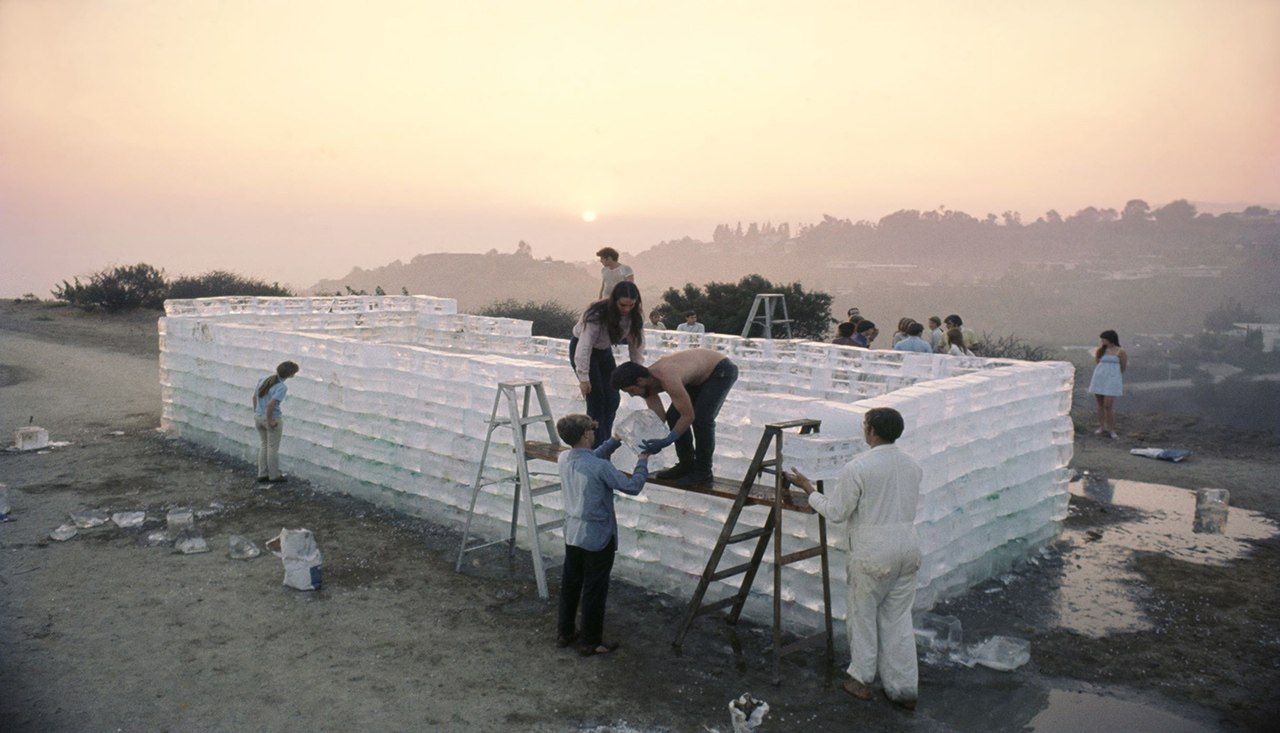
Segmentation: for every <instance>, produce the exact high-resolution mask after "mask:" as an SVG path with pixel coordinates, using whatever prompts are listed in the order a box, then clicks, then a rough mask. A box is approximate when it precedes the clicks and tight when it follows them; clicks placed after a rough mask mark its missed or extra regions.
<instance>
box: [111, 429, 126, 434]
mask: <svg viewBox="0 0 1280 733" xmlns="http://www.w3.org/2000/svg"><path fill="white" fill-rule="evenodd" d="M110 434H111V435H124V431H123V430H112V431H111V433H110Z"/></svg>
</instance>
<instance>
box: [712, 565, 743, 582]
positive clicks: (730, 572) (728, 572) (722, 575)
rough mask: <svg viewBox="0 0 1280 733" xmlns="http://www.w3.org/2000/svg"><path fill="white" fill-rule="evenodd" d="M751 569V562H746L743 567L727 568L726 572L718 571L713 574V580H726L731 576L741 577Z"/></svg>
mask: <svg viewBox="0 0 1280 733" xmlns="http://www.w3.org/2000/svg"><path fill="white" fill-rule="evenodd" d="M750 569H751V562H750V561H748V562H744V563H742V564H741V565H734V566H733V567H731V568H726V569H724V570H717V571H716V572H714V573H712V574H711V580H724V579H725V578H728V577H729V576H731V575H739V574H741V573H745V572H747V571H748V570H750Z"/></svg>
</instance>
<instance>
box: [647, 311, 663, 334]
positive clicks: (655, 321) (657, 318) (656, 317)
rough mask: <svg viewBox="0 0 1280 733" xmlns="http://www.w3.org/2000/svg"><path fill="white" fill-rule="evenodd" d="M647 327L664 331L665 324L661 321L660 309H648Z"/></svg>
mask: <svg viewBox="0 0 1280 733" xmlns="http://www.w3.org/2000/svg"><path fill="white" fill-rule="evenodd" d="M648 327H649V328H652V329H653V330H655V331H666V330H667V324H665V323H663V322H662V311H660V310H659V309H657V308H654V309H653V310H651V311H649V326H648Z"/></svg>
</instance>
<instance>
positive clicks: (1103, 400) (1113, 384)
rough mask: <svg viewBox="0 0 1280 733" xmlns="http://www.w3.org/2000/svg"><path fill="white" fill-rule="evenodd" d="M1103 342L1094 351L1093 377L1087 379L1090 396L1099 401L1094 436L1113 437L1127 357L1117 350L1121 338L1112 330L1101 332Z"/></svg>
mask: <svg viewBox="0 0 1280 733" xmlns="http://www.w3.org/2000/svg"><path fill="white" fill-rule="evenodd" d="M1098 338H1099V339H1101V340H1102V343H1100V344H1099V345H1098V350H1097V351H1095V352H1093V360H1094V361H1095V362H1096V364H1095V366H1094V367H1093V378H1092V379H1090V380H1089V393H1090V394H1092V395H1093V396H1094V397H1096V398H1097V400H1098V429H1097V430H1095V431H1093V432H1094V433H1095V434H1096V435H1110V436H1111V438H1112V440H1115V439H1117V438H1119V437H1120V436H1119V435H1116V398H1117V397H1119V396H1120V395H1121V394H1123V393H1124V377H1123V376H1122V375H1123V374H1124V371H1125V369H1127V368H1128V367H1129V355H1128V354H1126V353H1124V349H1122V348H1120V337H1119V336H1117V335H1116V332H1115V331H1103V332H1102V333H1101V334H1099V336H1098Z"/></svg>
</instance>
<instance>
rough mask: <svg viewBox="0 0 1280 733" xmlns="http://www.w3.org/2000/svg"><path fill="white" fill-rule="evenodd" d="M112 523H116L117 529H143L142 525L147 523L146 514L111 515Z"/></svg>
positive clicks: (118, 513)
mask: <svg viewBox="0 0 1280 733" xmlns="http://www.w3.org/2000/svg"><path fill="white" fill-rule="evenodd" d="M111 521H113V522H115V523H116V526H117V527H121V528H128V527H141V526H142V523H143V522H145V521H147V513H146V512H116V513H115V514H112V515H111Z"/></svg>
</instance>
